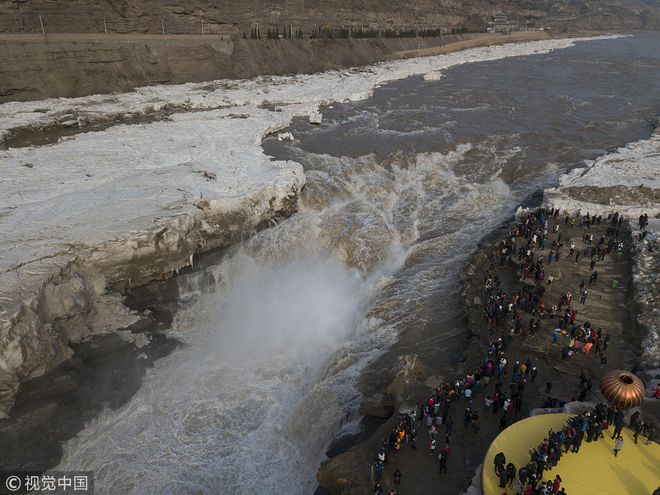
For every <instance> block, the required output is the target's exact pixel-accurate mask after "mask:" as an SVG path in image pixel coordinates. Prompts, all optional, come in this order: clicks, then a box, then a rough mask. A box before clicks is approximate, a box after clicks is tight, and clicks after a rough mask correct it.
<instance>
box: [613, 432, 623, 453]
mask: <svg viewBox="0 0 660 495" xmlns="http://www.w3.org/2000/svg"><path fill="white" fill-rule="evenodd" d="M622 448H623V437H622V436H621V435H619V436H618V437H616V440H614V457H616V456H617V454H618V453H619V450H621V449H622Z"/></svg>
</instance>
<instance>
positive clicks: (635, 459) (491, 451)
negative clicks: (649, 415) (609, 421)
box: [481, 414, 660, 495]
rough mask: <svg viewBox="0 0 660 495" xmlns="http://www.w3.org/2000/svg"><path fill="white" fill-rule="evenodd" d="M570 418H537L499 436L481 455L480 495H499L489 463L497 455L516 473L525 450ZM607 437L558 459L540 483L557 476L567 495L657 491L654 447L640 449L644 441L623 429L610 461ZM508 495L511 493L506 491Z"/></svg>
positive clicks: (659, 461) (659, 455)
mask: <svg viewBox="0 0 660 495" xmlns="http://www.w3.org/2000/svg"><path fill="white" fill-rule="evenodd" d="M571 416H573V415H572V414H543V415H541V416H532V417H530V418H526V419H523V420H521V421H518V422H516V423H514V424H512V425H511V426H509V427H508V428H507V429H506V430H504V431H503V432H502V433H500V434H499V435H498V436H497V438H495V440H493V443H492V444H491V445H490V447H489V448H488V452H486V457H485V458H484V464H483V469H482V473H481V484H482V492H483V494H484V495H501V494H502V493H504V488H500V487H499V479H498V478H497V476H496V475H495V465H494V464H493V459H494V458H495V454H497V453H498V452H504V455H505V456H506V462H507V464H508V463H509V462H513V464H514V465H515V466H516V469H518V468H520V467H521V466H522V465H523V464H527V463H528V462H529V450H530V449H533V448H536V447H537V446H538V445H539V444H540V443H541V442H542V441H543V439H544V438H547V435H548V432H549V431H550V429H552V430H554V431H559V430H560V429H562V428H563V427H564V425H565V424H566V421H567V420H568V418H570V417H571ZM613 431H614V429H613V427H610V429H609V435H608V434H607V431H606V432H605V438H604V439H603V438H601V439H600V440H598V441H597V442H591V443H587V442H586V441H584V442H582V445H581V447H580V452H579V453H577V454H574V453H571V452H569V453H568V454H563V455H562V456H561V459H560V460H559V463H558V464H557V466H556V467H555V468H554V469H552V470H551V471H546V472H545V473H544V475H543V479H544V480H548V479H550V480H552V479H554V478H555V475H557V474H559V475H560V476H561V479H562V480H563V481H562V484H561V486H562V487H564V488H565V489H566V493H568V494H569V495H604V494H608V495H609V494H611V495H651V494H652V493H653V491H654V490H655V489H656V488H658V487H660V445H658V444H657V443H656V442H652V443H651V444H650V445H646V437H641V436H640V437H639V439H638V443H637V444H635V441H634V439H633V436H632V432H631V431H630V430H629V429H627V428H624V430H623V433H622V436H623V449H622V450H621V452H619V455H618V457H614V450H613V449H614V440H612V439H611V437H612V432H613ZM508 493H509V495H513V493H514V492H513V491H512V490H509V491H508Z"/></svg>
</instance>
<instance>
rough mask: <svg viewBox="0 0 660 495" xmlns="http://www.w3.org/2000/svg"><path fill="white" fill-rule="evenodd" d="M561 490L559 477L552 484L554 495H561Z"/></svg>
mask: <svg viewBox="0 0 660 495" xmlns="http://www.w3.org/2000/svg"><path fill="white" fill-rule="evenodd" d="M560 488H561V477H560V476H559V475H557V476H555V481H553V482H552V493H553V495H554V494H557V493H559V489H560Z"/></svg>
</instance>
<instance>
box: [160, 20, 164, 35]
mask: <svg viewBox="0 0 660 495" xmlns="http://www.w3.org/2000/svg"><path fill="white" fill-rule="evenodd" d="M160 28H161V30H162V31H163V34H165V19H163V18H161V19H160Z"/></svg>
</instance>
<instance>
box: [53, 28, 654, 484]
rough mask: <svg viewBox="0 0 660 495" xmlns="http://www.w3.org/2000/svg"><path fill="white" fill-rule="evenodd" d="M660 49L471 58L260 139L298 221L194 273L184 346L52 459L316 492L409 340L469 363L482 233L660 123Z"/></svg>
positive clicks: (100, 476) (132, 480)
mask: <svg viewBox="0 0 660 495" xmlns="http://www.w3.org/2000/svg"><path fill="white" fill-rule="evenodd" d="M658 46H660V33H657V32H654V33H641V34H636V35H634V36H631V37H625V38H617V39H608V40H600V41H595V42H588V43H578V44H577V46H575V47H571V48H568V49H565V50H559V51H554V52H551V53H548V54H540V55H533V56H528V57H521V58H511V59H502V60H496V61H490V62H481V63H472V64H464V65H460V66H456V67H453V68H451V69H448V70H446V71H444V75H445V77H444V78H440V79H438V80H425V79H424V78H423V77H421V76H419V77H411V78H407V79H404V80H400V81H394V82H391V83H387V84H384V85H382V86H380V87H379V88H377V89H376V91H375V93H374V95H373V97H371V98H369V99H368V100H364V101H360V102H351V103H348V102H347V103H339V104H335V105H332V106H331V107H326V108H323V109H322V114H323V123H322V124H321V125H312V124H310V123H308V122H307V121H305V120H303V119H299V120H295V121H294V123H293V124H292V126H291V128H290V129H289V130H290V131H291V132H292V134H293V136H294V137H295V141H293V142H291V143H288V142H279V141H277V139H276V138H274V137H269V138H266V139H265V140H264V142H263V146H264V149H265V150H266V152H267V153H269V154H270V155H271V156H273V157H274V158H277V159H291V160H295V161H297V162H299V163H301V164H302V165H303V167H304V169H305V175H306V187H305V190H304V192H303V195H302V198H301V200H300V208H299V212H298V213H296V214H295V215H293V216H292V217H291V218H289V219H286V220H283V221H281V222H279V223H277V224H275V225H273V226H272V227H271V228H269V229H266V230H263V231H261V232H260V233H258V234H256V235H255V236H254V237H252V238H250V239H248V240H246V241H244V242H243V243H241V244H239V245H237V246H235V247H234V248H232V249H231V250H229V251H228V252H227V253H225V254H224V255H223V256H221V257H220V259H219V260H218V262H217V263H214V264H213V265H211V266H208V267H205V268H204V272H205V275H201V274H199V273H198V274H197V275H195V274H193V275H189V276H186V277H182V278H181V280H180V283H179V290H180V297H181V299H182V300H183V301H187V302H186V304H185V305H184V309H182V310H181V311H180V312H179V313H178V314H177V316H176V318H175V321H174V323H173V328H172V331H171V333H172V335H173V336H176V337H177V338H179V339H180V340H182V341H183V342H184V344H185V345H184V346H182V347H180V348H179V349H177V350H175V351H174V352H173V353H172V354H170V355H169V356H167V357H165V358H163V359H161V360H159V361H158V362H157V363H156V366H155V367H154V368H153V369H151V370H149V372H148V373H147V376H146V377H145V380H144V382H143V385H142V387H141V388H140V390H139V391H138V392H137V393H136V394H135V396H134V397H133V398H132V399H131V400H130V401H129V402H128V403H127V404H125V405H124V406H122V407H121V408H119V409H117V410H107V411H105V412H103V413H102V414H101V415H99V416H98V417H97V418H95V419H94V420H93V421H92V422H90V423H89V424H88V425H87V426H86V427H85V429H83V430H82V431H81V432H80V433H79V434H78V436H77V437H76V438H74V439H72V440H71V441H69V442H68V443H67V444H66V445H65V446H64V456H63V459H62V462H61V464H60V466H58V468H57V469H58V470H62V469H88V470H94V471H95V477H96V490H97V492H98V493H123V494H129V493H136V494H138V493H139V494H142V493H177V494H179V493H181V494H187V493H190V494H193V493H232V494H252V493H259V492H260V493H273V494H280V493H281V494H284V493H287V494H298V493H300V494H303V493H306V494H309V493H312V492H313V491H314V489H315V486H316V483H315V473H316V470H317V468H318V465H319V463H320V462H321V461H322V460H323V458H324V451H325V448H326V447H327V445H328V444H329V442H331V440H332V439H333V438H335V437H336V436H337V435H338V434H339V433H341V432H342V431H343V432H346V431H349V432H350V431H355V430H356V429H357V428H359V419H360V416H359V414H358V412H357V409H358V407H359V403H360V394H359V393H358V391H357V388H356V383H357V380H358V378H359V377H360V375H361V373H362V372H363V371H365V370H367V369H372V370H373V369H378V368H377V367H376V368H373V366H374V363H375V362H377V361H378V359H379V357H380V356H382V355H383V353H385V352H386V351H387V350H388V349H392V348H397V346H399V347H398V349H401V350H402V351H416V352H418V353H419V354H420V356H421V357H422V358H423V359H433V360H440V361H441V360H443V359H445V360H446V361H448V362H449V361H451V360H452V359H455V355H454V356H453V357H452V355H453V354H455V351H456V349H457V346H459V345H460V342H461V336H462V335H463V332H464V331H465V329H464V328H463V326H462V320H461V315H462V308H461V305H460V282H459V275H460V273H461V271H462V270H463V268H464V266H465V262H466V260H467V258H468V257H469V255H470V253H472V252H473V251H474V249H475V248H476V245H477V242H478V240H479V239H480V238H481V237H482V236H484V235H486V234H488V232H490V231H492V229H494V228H495V227H496V226H497V225H498V224H500V223H501V222H502V220H503V219H505V218H506V217H507V216H508V215H510V214H511V213H512V211H513V210H514V209H515V207H516V206H517V205H518V204H519V203H520V202H521V201H522V200H523V199H524V198H526V197H527V196H529V195H530V194H532V193H534V192H535V191H537V190H538V189H540V188H543V187H547V186H549V185H552V184H554V183H556V181H557V178H558V176H559V175H560V174H562V173H563V172H565V171H567V170H569V169H570V168H573V167H575V166H578V165H580V163H582V162H583V161H584V160H586V159H593V158H595V157H597V156H599V155H602V154H605V153H607V152H608V150H611V149H613V148H616V147H618V146H622V145H624V144H626V143H628V142H631V141H636V140H639V139H644V138H646V137H648V136H649V135H650V134H651V132H652V130H653V128H654V125H655V123H656V122H657V118H658V116H659V115H660V86H659V84H658V81H660V51H658ZM209 274H210V275H212V276H211V277H209V276H208V275H209ZM209 280H212V281H213V282H212V283H209V282H208V281H209ZM368 367H370V368H368Z"/></svg>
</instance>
